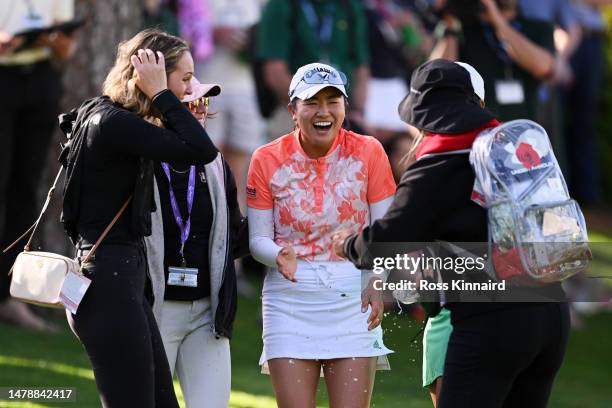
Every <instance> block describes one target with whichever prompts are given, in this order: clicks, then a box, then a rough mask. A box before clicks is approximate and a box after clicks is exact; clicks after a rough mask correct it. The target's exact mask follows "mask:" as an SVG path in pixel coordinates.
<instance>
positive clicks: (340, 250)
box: [331, 229, 353, 258]
mask: <svg viewBox="0 0 612 408" xmlns="http://www.w3.org/2000/svg"><path fill="white" fill-rule="evenodd" d="M350 235H353V231H351V230H350V229H343V230H340V231H338V232H335V233H334V234H333V235H332V237H331V239H332V246H333V249H334V253H335V254H336V255H338V256H339V257H342V258H346V254H345V253H344V241H346V239H347V238H348V237H349V236H350Z"/></svg>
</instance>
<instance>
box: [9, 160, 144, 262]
mask: <svg viewBox="0 0 612 408" xmlns="http://www.w3.org/2000/svg"><path fill="white" fill-rule="evenodd" d="M62 171H64V166H62V167H60V169H59V171H58V172H57V175H56V176H55V180H54V181H53V184H52V185H51V188H50V189H49V192H48V193H47V198H46V200H45V203H44V204H43V207H42V209H41V210H40V214H39V215H38V218H37V219H36V221H35V222H34V224H32V226H31V227H30V228H28V229H27V230H26V231H25V232H24V233H23V234H22V235H21V236H20V237H19V238H17V239H16V240H15V242H13V243H12V244H11V245H9V246H8V247H6V248H5V249H4V250H3V251H2V253H6V252H7V251H9V250H10V249H11V248H12V247H14V246H15V245H16V244H17V243H18V242H19V241H21V240H22V239H23V238H25V237H26V236H27V235H28V234H30V238H28V242H27V243H26V244H25V246H24V248H23V250H24V251H26V252H27V251H29V250H30V245H31V244H32V239H33V238H34V233H35V232H36V230H37V229H38V224H39V223H40V220H41V219H42V217H43V215H44V214H45V212H46V211H47V208H48V207H49V203H50V202H51V198H52V197H53V193H54V192H55V188H56V186H57V182H58V180H59V178H60V176H61V175H62ZM131 200H132V196H131V195H130V196H129V197H128V199H127V200H125V203H123V205H122V206H121V208H120V209H119V211H117V214H115V217H114V218H113V219H112V221H111V222H110V223H109V224H108V225H107V227H106V228H105V229H104V231H103V232H102V234H101V235H100V237H99V238H98V240H97V241H96V243H95V244H94V246H93V247H92V248H91V250H90V251H89V253H88V254H87V256H86V257H85V260H84V261H83V262H82V263H81V264H85V263H86V262H87V261H89V259H90V258H91V257H92V256H93V254H94V252H95V251H96V249H97V248H98V246H100V244H101V243H102V240H103V239H104V238H105V237H106V235H108V233H109V231H110V230H111V228H112V227H113V225H115V223H116V222H117V220H118V219H119V217H121V214H123V212H124V211H125V209H126V208H127V206H128V204H129V203H130V201H131Z"/></svg>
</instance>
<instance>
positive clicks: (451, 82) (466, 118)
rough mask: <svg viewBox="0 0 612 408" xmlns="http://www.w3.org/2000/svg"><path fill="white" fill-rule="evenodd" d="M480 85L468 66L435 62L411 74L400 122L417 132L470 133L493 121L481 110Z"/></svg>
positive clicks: (474, 71) (401, 109)
mask: <svg viewBox="0 0 612 408" xmlns="http://www.w3.org/2000/svg"><path fill="white" fill-rule="evenodd" d="M484 99H485V98H484V81H483V79H482V77H481V76H480V74H479V73H478V72H477V71H476V70H475V69H474V68H473V67H472V66H471V65H469V64H466V63H463V62H452V61H448V60H445V59H435V60H432V61H429V62H426V63H424V64H423V65H421V66H420V67H418V68H417V69H416V70H415V71H414V72H413V73H412V78H411V80H410V93H409V94H408V95H407V96H406V97H405V98H404V100H403V101H402V102H401V103H400V105H399V107H398V113H399V116H400V118H401V119H402V120H403V121H404V122H406V123H408V124H409V125H412V126H414V127H416V128H417V129H421V130H425V131H428V132H435V133H441V134H456V133H463V132H467V131H470V130H472V129H474V128H478V127H480V126H482V125H483V124H485V123H487V122H489V121H490V120H492V119H494V116H493V114H492V113H491V112H489V111H487V110H486V109H483V107H484Z"/></svg>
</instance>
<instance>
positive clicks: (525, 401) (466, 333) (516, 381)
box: [438, 303, 569, 408]
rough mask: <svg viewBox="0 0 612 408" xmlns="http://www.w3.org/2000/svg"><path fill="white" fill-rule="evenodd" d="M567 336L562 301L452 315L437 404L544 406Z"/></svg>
mask: <svg viewBox="0 0 612 408" xmlns="http://www.w3.org/2000/svg"><path fill="white" fill-rule="evenodd" d="M451 319H452V313H451ZM568 336H569V307H568V305H567V304H566V303H541V304H536V305H529V306H527V305H525V306H519V305H516V306H512V307H510V308H507V309H501V310H496V311H492V312H487V313H483V314H480V315H475V316H472V317H469V318H466V319H463V320H461V321H458V322H455V321H453V332H452V334H451V337H450V341H449V344H448V351H447V354H446V363H445V365H444V377H443V378H444V379H443V383H442V393H441V395H440V401H439V405H438V407H439V408H463V407H465V408H498V407H499V408H502V407H503V408H524V407H529V408H544V407H546V403H547V401H548V398H549V396H550V391H551V388H552V385H553V381H554V378H555V375H556V374H557V371H558V370H559V368H560V367H561V363H562V361H563V356H564V355H565V349H566V347H567V340H568Z"/></svg>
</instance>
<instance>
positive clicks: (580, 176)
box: [565, 0, 612, 206]
mask: <svg viewBox="0 0 612 408" xmlns="http://www.w3.org/2000/svg"><path fill="white" fill-rule="evenodd" d="M609 4H612V1H610V0H575V1H574V2H573V6H574V10H575V12H576V17H577V19H578V22H579V24H580V27H581V28H582V40H581V41H580V45H579V46H578V49H577V50H576V52H575V53H574V55H573V56H572V59H571V66H572V70H573V71H574V81H573V83H572V84H571V86H570V87H569V89H568V90H567V94H566V98H565V103H566V106H565V109H566V118H567V122H566V123H567V125H566V126H567V128H566V130H567V132H566V141H567V148H568V149H567V150H568V159H569V160H568V162H569V163H568V164H569V173H568V176H569V177H568V179H569V188H570V193H571V195H572V197H574V198H576V200H577V201H578V202H579V203H580V204H582V205H586V206H594V205H598V204H601V199H602V197H601V176H600V171H601V170H600V167H599V164H598V161H599V160H598V157H597V147H596V129H595V126H596V122H597V117H598V112H599V108H598V107H599V97H600V93H601V88H602V80H603V72H604V66H605V64H604V52H603V51H604V48H603V47H604V42H605V38H606V25H605V23H604V21H603V18H602V15H601V12H600V10H599V7H601V6H603V5H609Z"/></svg>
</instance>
